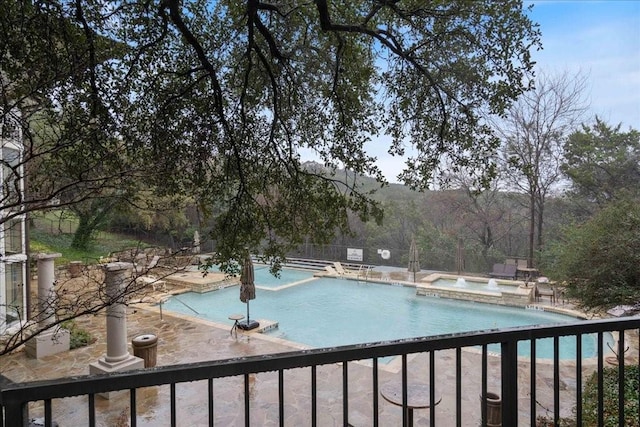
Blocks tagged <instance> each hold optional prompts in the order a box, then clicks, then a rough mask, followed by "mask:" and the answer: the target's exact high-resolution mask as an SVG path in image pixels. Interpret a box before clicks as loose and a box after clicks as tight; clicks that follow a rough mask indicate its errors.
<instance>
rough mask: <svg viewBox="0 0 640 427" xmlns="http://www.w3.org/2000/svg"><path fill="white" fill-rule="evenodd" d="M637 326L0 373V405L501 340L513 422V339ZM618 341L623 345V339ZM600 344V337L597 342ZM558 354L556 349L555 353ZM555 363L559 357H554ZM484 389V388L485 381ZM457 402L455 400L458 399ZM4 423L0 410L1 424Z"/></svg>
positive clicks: (11, 415) (612, 324)
mask: <svg viewBox="0 0 640 427" xmlns="http://www.w3.org/2000/svg"><path fill="white" fill-rule="evenodd" d="M630 329H640V318H639V317H632V318H622V319H602V320H588V321H582V322H579V323H571V324H560V325H551V326H534V327H530V326H528V327H515V328H508V329H501V330H497V329H496V330H487V331H480V332H467V333H455V334H447V335H439V336H432V337H422V338H411V339H402V340H395V341H385V342H377V343H368V344H357V345H348V346H340V347H333V348H319V349H311V350H302V351H293V352H285V353H276V354H268V355H261V356H251V357H241V358H230V359H223V360H214V361H206V362H197V363H188V364H181V365H170V366H161V367H156V368H147V369H144V370H138V371H127V372H118V373H112V374H108V375H83V376H75V377H69V378H60V379H54V380H45V381H31V382H24V383H13V382H11V381H8V380H7V379H6V378H4V377H2V376H1V375H0V408H4V415H5V420H4V421H5V424H4V425H6V426H7V427H12V426H22V425H24V421H25V420H24V419H23V416H24V412H25V411H24V408H25V407H26V404H27V403H28V402H35V401H45V402H47V401H50V400H51V399H54V398H64V397H71V396H78V395H94V394H99V393H107V392H111V391H118V390H132V389H137V388H141V387H149V386H159V385H165V384H177V383H182V382H191V381H199V380H211V379H214V378H223V377H230V376H242V375H245V376H246V375H249V374H254V373H260V372H272V371H280V372H282V371H283V370H288V369H293V368H302V367H316V366H320V365H326V364H331V363H345V366H346V362H350V361H356V360H364V359H373V360H374V366H377V358H383V357H388V356H406V355H408V354H413V353H423V352H432V353H431V354H433V352H434V351H438V350H446V349H461V348H466V347H472V346H483V347H484V348H485V349H486V346H487V345H488V344H496V343H499V344H501V357H502V359H501V360H502V361H501V369H502V379H503V381H502V396H503V408H504V409H503V414H502V416H503V425H517V419H518V414H517V395H518V394H517V387H518V385H517V380H516V379H515V378H516V377H517V369H518V366H517V359H518V356H517V344H518V342H519V341H525V340H526V341H530V340H533V342H534V343H535V341H536V340H539V339H542V338H555V339H557V338H559V337H563V336H582V335H586V334H593V333H598V334H601V333H606V332H619V333H620V335H623V333H624V331H626V330H630ZM621 342H622V343H621V344H620V347H622V348H624V347H623V345H624V340H622V341H621ZM600 345H601V346H602V343H600ZM602 357H603V356H602V351H599V354H598V359H599V363H598V366H599V370H600V371H601V370H602ZM555 358H556V359H557V354H556V355H555ZM556 363H557V360H556ZM484 386H485V388H484V390H483V392H486V384H485V385H484ZM458 404H459V402H458ZM2 426H3V423H2V417H1V416H0V427H2Z"/></svg>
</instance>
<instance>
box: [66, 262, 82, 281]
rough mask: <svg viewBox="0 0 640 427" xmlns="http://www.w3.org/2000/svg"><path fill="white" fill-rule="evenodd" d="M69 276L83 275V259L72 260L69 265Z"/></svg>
mask: <svg viewBox="0 0 640 427" xmlns="http://www.w3.org/2000/svg"><path fill="white" fill-rule="evenodd" d="M67 270H68V272H69V276H71V277H72V278H75V277H80V276H81V275H82V261H71V262H69V265H68V266H67Z"/></svg>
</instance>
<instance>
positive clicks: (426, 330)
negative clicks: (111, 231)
mask: <svg viewBox="0 0 640 427" xmlns="http://www.w3.org/2000/svg"><path fill="white" fill-rule="evenodd" d="M291 271H295V270H291ZM301 273H303V274H302V275H299V274H298V273H295V277H294V278H291V276H290V275H289V274H290V270H283V272H282V276H281V278H280V279H276V278H273V277H272V276H270V275H269V273H268V271H267V270H265V271H262V270H260V269H258V270H256V287H257V290H256V299H255V300H252V301H251V303H250V308H251V318H252V319H269V320H273V321H277V322H278V323H279V327H278V329H275V330H273V331H270V332H267V333H268V334H270V335H274V336H277V337H279V338H283V339H286V340H289V341H293V342H297V343H301V344H305V345H308V346H311V347H333V346H339V345H348V344H359V343H366V342H375V341H385V340H394V339H402V338H413V337H420V336H431V335H440V334H446V333H454V332H467V331H476V330H484V329H493V328H505V327H513V326H526V325H538V324H553V323H567V322H572V321H575V320H576V319H575V318H572V317H569V316H564V315H560V314H556V313H551V312H546V311H540V310H526V309H522V308H516V307H505V306H497V305H491V304H482V303H474V302H467V301H460V300H449V299H445V298H430V297H424V296H417V295H416V291H415V288H413V287H403V286H390V285H385V284H378V283H372V282H358V281H353V280H341V279H330V278H316V279H313V280H309V279H310V277H311V276H312V273H308V272H301ZM262 274H266V275H268V277H267V278H265V280H262V279H261V275H262ZM269 277H270V278H269ZM272 279H273V281H272ZM290 280H294V281H295V282H296V283H299V284H297V285H295V286H288V285H287V284H289V285H290V284H291V282H290ZM288 281H289V282H288ZM267 282H269V283H267ZM274 283H277V285H274ZM274 289H275V290H274ZM278 289H279V290H278ZM187 306H188V307H187ZM189 307H190V308H191V309H193V310H195V312H197V313H198V315H199V316H200V317H202V318H205V319H209V320H213V321H216V322H220V323H229V320H228V316H229V314H231V313H244V312H245V310H246V305H245V304H243V303H242V302H241V301H240V299H239V288H238V287H237V286H233V287H230V288H225V289H220V290H218V291H215V292H210V293H206V294H199V293H186V294H182V295H179V296H177V297H174V298H171V299H169V300H168V301H167V302H166V303H165V304H164V306H163V308H164V309H166V310H170V311H175V312H179V313H184V314H189V315H193V314H194V312H193V311H191V310H190V309H189ZM462 314H463V315H462ZM552 345H553V341H552V340H551V339H548V340H540V341H538V343H537V346H536V347H537V357H538V358H551V357H552V355H553V347H552ZM582 346H583V357H592V356H593V355H595V354H596V342H595V337H593V336H584V337H583V342H582ZM529 350H530V348H529V345H528V343H524V342H523V343H521V345H520V348H519V351H518V353H519V355H521V356H529ZM575 352H576V345H575V339H574V338H562V339H561V350H560V357H561V358H563V359H567V358H575Z"/></svg>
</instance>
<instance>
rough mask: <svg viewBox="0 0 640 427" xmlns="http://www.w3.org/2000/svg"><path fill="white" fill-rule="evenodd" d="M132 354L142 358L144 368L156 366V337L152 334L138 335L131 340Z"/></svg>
mask: <svg viewBox="0 0 640 427" xmlns="http://www.w3.org/2000/svg"><path fill="white" fill-rule="evenodd" d="M131 345H132V346H133V355H134V356H136V357H139V358H141V359H142V360H144V367H145V368H152V367H154V366H156V359H157V356H158V337H157V336H155V335H153V334H144V335H138V336H137V337H135V338H134V339H133V340H131Z"/></svg>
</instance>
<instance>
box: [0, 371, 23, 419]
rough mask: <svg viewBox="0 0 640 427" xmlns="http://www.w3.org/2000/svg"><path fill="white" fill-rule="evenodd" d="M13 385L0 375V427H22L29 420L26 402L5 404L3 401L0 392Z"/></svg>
mask: <svg viewBox="0 0 640 427" xmlns="http://www.w3.org/2000/svg"><path fill="white" fill-rule="evenodd" d="M11 385H14V382H13V381H11V380H10V379H9V378H7V377H5V376H4V375H2V374H0V426H2V427H22V426H24V425H26V424H27V420H28V419H29V405H28V403H27V402H7V401H5V400H4V399H3V396H2V390H3V389H5V388H7V387H9V386H11Z"/></svg>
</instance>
